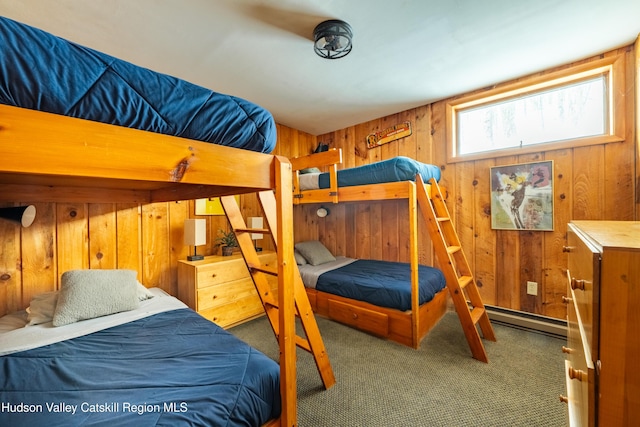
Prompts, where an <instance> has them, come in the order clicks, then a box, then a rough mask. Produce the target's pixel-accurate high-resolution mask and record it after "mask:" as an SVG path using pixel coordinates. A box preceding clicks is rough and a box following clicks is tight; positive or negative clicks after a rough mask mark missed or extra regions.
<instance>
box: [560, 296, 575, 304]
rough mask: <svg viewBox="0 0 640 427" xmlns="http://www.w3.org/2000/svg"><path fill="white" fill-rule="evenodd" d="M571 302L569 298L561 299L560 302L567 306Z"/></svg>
mask: <svg viewBox="0 0 640 427" xmlns="http://www.w3.org/2000/svg"><path fill="white" fill-rule="evenodd" d="M571 301H573V300H572V299H571V298H567V297H562V302H563V303H564V304H569V303H570V302H571Z"/></svg>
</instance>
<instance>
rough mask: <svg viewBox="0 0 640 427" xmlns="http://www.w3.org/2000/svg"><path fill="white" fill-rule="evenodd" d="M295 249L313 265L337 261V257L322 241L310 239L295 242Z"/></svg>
mask: <svg viewBox="0 0 640 427" xmlns="http://www.w3.org/2000/svg"><path fill="white" fill-rule="evenodd" d="M295 249H296V250H297V251H298V252H300V254H301V255H302V256H303V257H304V258H305V259H306V260H307V262H308V263H309V264H311V265H320V264H324V263H326V262H331V261H335V260H336V258H335V257H334V256H333V255H332V254H331V252H329V249H327V248H326V247H325V246H324V245H323V244H322V243H320V241H318V240H308V241H306V242H300V243H296V244H295Z"/></svg>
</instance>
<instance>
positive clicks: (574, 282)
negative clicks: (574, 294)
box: [571, 277, 586, 291]
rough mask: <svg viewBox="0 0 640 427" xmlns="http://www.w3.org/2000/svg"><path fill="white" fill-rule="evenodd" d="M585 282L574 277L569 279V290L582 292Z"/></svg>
mask: <svg viewBox="0 0 640 427" xmlns="http://www.w3.org/2000/svg"><path fill="white" fill-rule="evenodd" d="M585 283H586V280H581V279H576V278H575V277H572V278H571V289H573V290H574V291H575V290H581V291H584V284H585Z"/></svg>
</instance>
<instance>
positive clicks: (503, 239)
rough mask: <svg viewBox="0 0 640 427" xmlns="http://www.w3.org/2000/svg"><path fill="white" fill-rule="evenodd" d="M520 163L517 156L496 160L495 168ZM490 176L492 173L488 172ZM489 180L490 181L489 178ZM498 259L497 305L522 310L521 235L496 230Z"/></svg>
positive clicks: (496, 272) (509, 231)
mask: <svg viewBox="0 0 640 427" xmlns="http://www.w3.org/2000/svg"><path fill="white" fill-rule="evenodd" d="M516 163H518V159H517V157H515V156H510V157H501V158H498V159H496V161H495V165H494V166H504V165H513V164H516ZM487 173H488V174H489V173H490V172H487ZM487 179H490V177H489V176H488V177H487ZM495 235H496V237H495V240H496V249H495V251H496V252H495V253H496V259H495V265H496V269H495V285H496V304H497V305H498V306H499V307H504V308H509V309H512V310H519V309H520V287H519V284H520V263H519V262H515V261H514V260H519V259H521V257H522V256H521V254H520V233H518V232H517V231H513V230H495Z"/></svg>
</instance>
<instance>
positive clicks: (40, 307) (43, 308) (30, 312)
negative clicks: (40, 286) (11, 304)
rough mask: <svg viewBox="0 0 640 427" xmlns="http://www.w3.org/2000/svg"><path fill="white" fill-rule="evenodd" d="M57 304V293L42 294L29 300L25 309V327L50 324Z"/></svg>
mask: <svg viewBox="0 0 640 427" xmlns="http://www.w3.org/2000/svg"><path fill="white" fill-rule="evenodd" d="M57 302H58V291H52V292H44V293H42V294H38V295H36V296H34V297H33V298H31V304H30V305H29V307H27V326H31V325H39V324H41V323H47V322H51V320H53V312H54V311H55V310H56V303H57Z"/></svg>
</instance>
